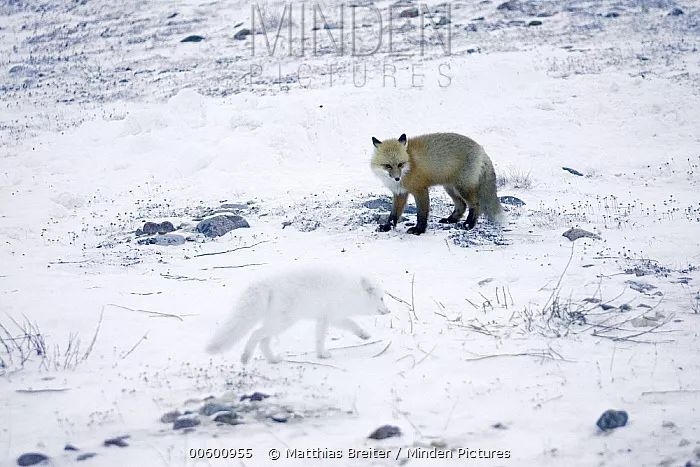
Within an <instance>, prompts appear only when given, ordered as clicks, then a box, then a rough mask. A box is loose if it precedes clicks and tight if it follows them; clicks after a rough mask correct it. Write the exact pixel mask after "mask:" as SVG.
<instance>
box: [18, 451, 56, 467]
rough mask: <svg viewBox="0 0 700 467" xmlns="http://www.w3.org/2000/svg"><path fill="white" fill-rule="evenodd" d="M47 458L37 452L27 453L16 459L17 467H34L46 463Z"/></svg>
mask: <svg viewBox="0 0 700 467" xmlns="http://www.w3.org/2000/svg"><path fill="white" fill-rule="evenodd" d="M48 460H49V458H48V456H45V455H43V454H40V453H38V452H28V453H26V454H22V455H21V456H19V457H18V458H17V465H23V466H24V465H36V464H39V463H48Z"/></svg>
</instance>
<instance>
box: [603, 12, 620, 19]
mask: <svg viewBox="0 0 700 467" xmlns="http://www.w3.org/2000/svg"><path fill="white" fill-rule="evenodd" d="M618 16H620V13H618V12H617V11H611V12H610V13H606V14H605V17H606V18H617V17H618Z"/></svg>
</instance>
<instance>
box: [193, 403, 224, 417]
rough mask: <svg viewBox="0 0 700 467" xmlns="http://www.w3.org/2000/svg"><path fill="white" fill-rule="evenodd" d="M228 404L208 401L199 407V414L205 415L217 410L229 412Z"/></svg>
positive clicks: (212, 413)
mask: <svg viewBox="0 0 700 467" xmlns="http://www.w3.org/2000/svg"><path fill="white" fill-rule="evenodd" d="M230 411H231V406H230V405H223V404H219V403H217V402H208V403H206V404H204V405H203V406H202V408H201V409H199V413H200V415H206V416H207V417H209V416H211V415H214V414H215V413H217V412H230Z"/></svg>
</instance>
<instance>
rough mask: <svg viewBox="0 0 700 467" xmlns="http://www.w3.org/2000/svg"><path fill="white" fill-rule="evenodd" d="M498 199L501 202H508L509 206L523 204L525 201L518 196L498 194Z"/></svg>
mask: <svg viewBox="0 0 700 467" xmlns="http://www.w3.org/2000/svg"><path fill="white" fill-rule="evenodd" d="M498 200H499V201H500V202H501V204H508V205H510V206H518V207H520V206H525V201H523V200H521V199H520V198H516V197H515V196H500V197H499V198H498Z"/></svg>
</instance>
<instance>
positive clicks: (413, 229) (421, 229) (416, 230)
mask: <svg viewBox="0 0 700 467" xmlns="http://www.w3.org/2000/svg"><path fill="white" fill-rule="evenodd" d="M406 232H408V233H410V234H413V235H420V234H422V233H425V227H418V226H416V227H411V228H410V229H408V230H407V231H406Z"/></svg>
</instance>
